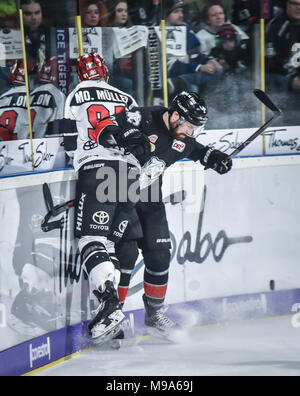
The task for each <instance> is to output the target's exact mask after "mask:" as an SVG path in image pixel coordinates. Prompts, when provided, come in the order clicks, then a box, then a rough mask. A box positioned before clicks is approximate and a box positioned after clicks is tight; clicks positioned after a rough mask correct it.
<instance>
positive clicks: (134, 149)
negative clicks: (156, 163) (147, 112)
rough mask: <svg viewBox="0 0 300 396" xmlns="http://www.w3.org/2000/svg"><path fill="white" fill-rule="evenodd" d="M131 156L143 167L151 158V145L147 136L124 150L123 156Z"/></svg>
mask: <svg viewBox="0 0 300 396" xmlns="http://www.w3.org/2000/svg"><path fill="white" fill-rule="evenodd" d="M129 153H131V154H133V155H134V156H135V158H136V159H137V160H138V161H139V163H140V164H141V165H142V166H143V165H144V164H145V163H146V162H147V161H149V159H150V157H151V143H150V141H149V139H148V138H147V136H145V135H142V136H141V138H140V142H139V143H137V144H132V145H129V146H127V147H126V148H125V154H129Z"/></svg>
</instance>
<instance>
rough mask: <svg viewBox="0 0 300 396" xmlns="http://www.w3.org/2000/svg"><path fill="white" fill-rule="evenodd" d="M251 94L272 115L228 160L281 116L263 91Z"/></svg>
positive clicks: (257, 90)
mask: <svg viewBox="0 0 300 396" xmlns="http://www.w3.org/2000/svg"><path fill="white" fill-rule="evenodd" d="M253 93H254V95H255V96H256V97H257V99H259V100H260V101H261V102H262V103H263V104H264V105H265V106H266V107H268V108H269V109H270V110H272V111H273V115H272V117H271V118H270V119H269V120H268V121H267V122H265V123H264V124H263V125H262V126H261V127H260V128H259V129H257V131H255V132H254V133H253V135H251V136H250V137H248V139H247V140H245V141H244V142H243V143H242V144H241V145H240V146H239V147H238V148H237V149H235V150H234V151H233V152H232V153H231V154H230V155H229V156H228V160H230V159H232V158H233V157H235V156H236V155H237V154H239V153H240V152H241V151H242V150H244V148H245V147H247V146H248V145H249V144H250V143H251V142H253V140H254V139H256V138H257V137H258V136H259V135H261V134H262V133H263V132H264V131H265V130H266V129H267V128H268V126H269V125H271V123H272V122H273V121H274V120H275V119H276V118H278V117H279V116H280V115H281V110H280V109H279V108H278V107H277V106H276V105H275V104H274V103H273V102H272V100H271V99H270V98H269V97H268V96H267V94H266V93H265V92H264V91H261V90H260V89H255V90H254V91H253ZM226 161H227V160H226ZM226 161H225V163H226Z"/></svg>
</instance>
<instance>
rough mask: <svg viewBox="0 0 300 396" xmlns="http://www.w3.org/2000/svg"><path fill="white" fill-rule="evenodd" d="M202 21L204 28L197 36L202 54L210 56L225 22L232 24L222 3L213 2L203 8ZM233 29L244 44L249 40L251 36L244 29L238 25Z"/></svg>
mask: <svg viewBox="0 0 300 396" xmlns="http://www.w3.org/2000/svg"><path fill="white" fill-rule="evenodd" d="M202 20H203V27H202V29H200V30H199V32H198V33H197V34H196V35H197V37H198V39H199V41H200V43H201V52H202V53H203V54H205V55H209V54H210V52H211V50H212V49H213V48H214V47H215V46H216V35H217V34H218V31H219V30H220V29H221V28H222V26H223V25H224V23H225V22H227V23H230V21H228V20H227V16H226V12H225V8H224V7H223V5H222V3H221V2H220V1H213V2H211V3H209V5H207V6H205V7H204V8H203V16H202ZM233 27H234V29H235V30H236V32H237V35H238V36H239V38H240V40H243V42H247V41H248V40H249V36H248V35H247V34H246V33H245V32H243V30H242V29H240V28H239V27H238V26H236V25H233Z"/></svg>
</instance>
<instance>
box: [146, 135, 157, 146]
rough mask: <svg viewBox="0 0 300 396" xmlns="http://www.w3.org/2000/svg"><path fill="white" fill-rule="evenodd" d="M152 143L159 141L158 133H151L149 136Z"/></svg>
mask: <svg viewBox="0 0 300 396" xmlns="http://www.w3.org/2000/svg"><path fill="white" fill-rule="evenodd" d="M148 139H149V140H150V142H151V143H153V144H155V143H156V142H157V139H158V136H157V135H151V136H149V137H148Z"/></svg>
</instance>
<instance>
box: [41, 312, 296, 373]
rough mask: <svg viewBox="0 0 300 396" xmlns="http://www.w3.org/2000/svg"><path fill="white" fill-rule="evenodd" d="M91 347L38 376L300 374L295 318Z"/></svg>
mask: <svg viewBox="0 0 300 396" xmlns="http://www.w3.org/2000/svg"><path fill="white" fill-rule="evenodd" d="M101 348H102V349H98V350H95V349H92V350H88V351H85V352H83V353H81V354H79V355H77V356H74V357H72V358H71V359H69V360H67V361H65V362H62V363H59V364H57V365H56V366H53V367H50V368H47V369H46V370H44V371H42V372H40V373H39V374H36V375H39V376H112V377H115V376H155V377H157V376H180V377H182V376H300V327H298V328H295V327H293V326H292V317H291V316H285V317H274V318H267V319H259V320H258V319H255V320H251V321H240V322H231V323H226V324H218V325H213V326H207V327H198V328H193V329H191V330H190V331H189V332H188V334H187V336H186V338H185V339H184V340H183V341H182V342H181V343H178V344H174V343H173V344H172V343H169V342H167V341H165V340H161V339H158V338H154V337H143V338H141V339H135V340H133V339H132V340H129V341H128V342H127V344H126V345H124V346H123V347H122V348H121V349H119V350H112V349H108V348H104V347H101Z"/></svg>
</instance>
